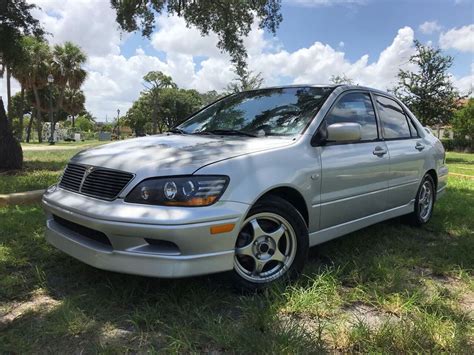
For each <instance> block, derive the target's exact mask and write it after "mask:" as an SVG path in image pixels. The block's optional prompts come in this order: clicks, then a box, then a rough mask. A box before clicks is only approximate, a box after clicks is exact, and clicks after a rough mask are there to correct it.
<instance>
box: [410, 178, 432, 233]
mask: <svg viewBox="0 0 474 355" xmlns="http://www.w3.org/2000/svg"><path fill="white" fill-rule="evenodd" d="M435 197H436V190H435V184H434V181H433V178H432V177H431V176H430V175H429V174H426V175H425V176H424V177H423V180H422V181H421V184H420V187H419V188H418V193H417V195H416V199H415V209H414V211H413V213H411V214H410V215H409V218H410V222H411V223H412V224H413V225H416V226H422V225H424V224H426V223H428V222H429V220H430V219H431V216H432V215H433V208H434V203H435Z"/></svg>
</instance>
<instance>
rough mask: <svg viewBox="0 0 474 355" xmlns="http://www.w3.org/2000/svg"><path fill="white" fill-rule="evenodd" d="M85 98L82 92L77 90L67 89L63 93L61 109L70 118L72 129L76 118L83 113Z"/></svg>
mask: <svg viewBox="0 0 474 355" xmlns="http://www.w3.org/2000/svg"><path fill="white" fill-rule="evenodd" d="M85 101H86V98H85V96H84V92H83V91H82V90H78V89H71V88H67V89H66V91H65V92H64V101H63V109H64V111H66V112H67V113H68V114H69V115H71V116H72V127H73V128H74V125H75V119H76V116H77V115H78V114H79V113H80V112H81V111H84V103H85Z"/></svg>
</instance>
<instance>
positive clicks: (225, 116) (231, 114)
mask: <svg viewBox="0 0 474 355" xmlns="http://www.w3.org/2000/svg"><path fill="white" fill-rule="evenodd" d="M332 89H333V88H329V87H293V88H278V89H262V90H253V91H247V92H241V93H237V94H233V95H231V96H228V97H226V98H224V99H222V100H220V101H218V102H216V103H214V104H212V105H211V106H209V107H207V108H205V109H204V110H202V111H200V112H198V113H197V114H196V115H194V116H193V117H191V118H190V119H189V120H187V121H185V122H184V123H182V124H180V125H179V126H178V127H177V128H179V129H181V130H183V131H184V132H185V133H190V134H191V133H195V134H198V133H203V132H211V133H212V131H241V132H247V133H252V134H255V135H258V136H264V135H265V136H268V135H282V136H287V135H294V134H297V133H299V132H301V131H302V130H303V129H304V127H305V126H306V125H307V123H308V122H309V121H310V120H311V118H312V117H314V115H315V114H316V112H317V111H318V109H319V108H320V107H321V105H322V103H323V101H324V99H325V97H326V96H327V95H328V94H329V93H330V92H331V91H332Z"/></svg>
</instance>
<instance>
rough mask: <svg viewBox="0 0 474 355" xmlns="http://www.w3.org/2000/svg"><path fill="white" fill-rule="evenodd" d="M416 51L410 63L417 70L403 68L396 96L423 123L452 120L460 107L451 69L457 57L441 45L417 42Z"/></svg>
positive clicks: (440, 122) (438, 122)
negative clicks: (451, 76)
mask: <svg viewBox="0 0 474 355" xmlns="http://www.w3.org/2000/svg"><path fill="white" fill-rule="evenodd" d="M415 47H416V53H415V54H414V55H413V56H412V57H411V58H410V60H409V62H410V63H411V64H413V65H415V66H416V67H417V70H416V71H415V72H412V71H408V70H400V71H399V73H398V80H399V81H398V85H397V87H396V88H395V90H394V92H395V95H396V96H398V97H399V98H400V99H401V100H402V101H404V102H405V104H406V105H407V106H408V107H409V108H410V110H412V111H413V113H414V114H415V115H416V116H417V117H418V118H419V119H420V121H421V123H422V124H423V125H437V126H439V125H442V124H445V123H447V122H449V121H450V120H451V118H452V117H453V114H454V111H455V110H456V108H457V107H458V102H459V93H458V92H457V91H456V89H455V88H454V86H453V83H452V82H451V79H450V75H449V73H448V69H449V68H450V67H451V65H452V64H453V58H452V57H450V56H444V55H443V54H442V53H441V50H440V49H439V48H433V47H430V46H424V45H422V44H421V43H420V42H418V41H415Z"/></svg>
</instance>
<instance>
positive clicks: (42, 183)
mask: <svg viewBox="0 0 474 355" xmlns="http://www.w3.org/2000/svg"><path fill="white" fill-rule="evenodd" d="M98 144H102V143H99V142H90V141H89V142H78V143H58V144H57V145H55V146H54V148H53V149H51V150H36V149H37V148H39V147H40V148H49V146H48V144H47V143H43V144H38V143H36V144H35V143H32V144H23V145H22V146H23V149H24V151H23V157H24V162H23V164H24V169H23V170H22V171H13V172H7V173H1V174H0V194H8V193H13V192H23V191H30V190H39V189H45V188H47V187H48V186H50V185H52V184H54V183H55V182H57V181H58V179H59V176H60V174H61V172H62V171H63V169H64V167H65V166H66V164H67V162H68V161H69V159H71V158H72V157H73V156H74V155H75V154H76V153H78V152H80V151H81V150H83V149H85V148H87V147H89V146H94V145H98ZM31 147H34V149H33V150H30V149H28V148H31ZM59 147H61V148H62V147H64V148H65V149H60V148H59ZM25 148H26V149H25ZM58 148H59V149H58ZM71 148H72V149H71Z"/></svg>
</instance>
